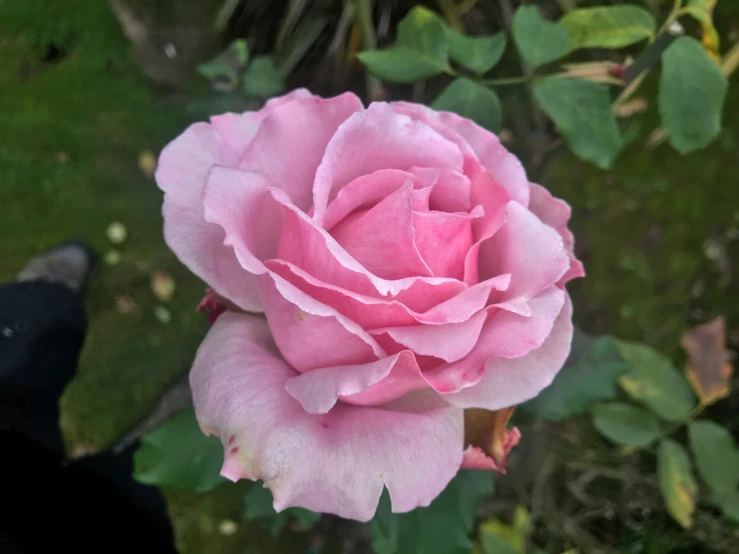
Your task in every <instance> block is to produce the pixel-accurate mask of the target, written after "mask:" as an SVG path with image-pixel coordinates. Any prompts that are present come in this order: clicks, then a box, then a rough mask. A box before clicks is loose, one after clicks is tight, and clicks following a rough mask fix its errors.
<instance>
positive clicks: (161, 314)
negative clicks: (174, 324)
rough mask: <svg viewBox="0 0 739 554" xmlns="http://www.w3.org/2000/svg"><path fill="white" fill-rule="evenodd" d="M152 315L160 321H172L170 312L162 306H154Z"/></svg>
mask: <svg viewBox="0 0 739 554" xmlns="http://www.w3.org/2000/svg"><path fill="white" fill-rule="evenodd" d="M154 315H155V316H156V318H157V319H158V320H159V321H160V322H162V323H165V324H166V323H169V322H170V321H172V313H171V312H170V311H169V310H168V309H167V308H165V307H164V306H156V307H155V308H154Z"/></svg>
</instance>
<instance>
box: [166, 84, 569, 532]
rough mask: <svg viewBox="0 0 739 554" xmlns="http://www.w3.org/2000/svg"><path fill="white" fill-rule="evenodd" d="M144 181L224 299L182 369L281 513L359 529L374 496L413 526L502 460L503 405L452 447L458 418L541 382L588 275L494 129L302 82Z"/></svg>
mask: <svg viewBox="0 0 739 554" xmlns="http://www.w3.org/2000/svg"><path fill="white" fill-rule="evenodd" d="M156 178H157V182H158V183H159V186H160V187H161V188H162V190H163V191H164V192H165V193H166V196H165V198H164V208H163V212H164V235H165V238H166V240H167V244H169V246H170V248H172V250H173V251H174V252H175V253H176V254H177V256H178V257H179V258H180V260H182V262H183V263H185V264H186V265H187V266H188V267H189V268H190V269H191V270H192V271H193V272H194V273H196V274H197V275H198V276H200V277H201V278H202V279H204V280H205V281H206V282H207V283H208V284H209V285H210V286H211V287H212V288H213V289H214V291H215V292H217V293H218V295H220V297H222V298H223V299H225V301H227V302H224V303H223V304H224V305H223V306H220V308H218V309H219V310H222V309H225V308H226V307H228V309H227V310H226V311H225V313H223V314H222V315H220V316H219V317H218V318H217V320H216V321H215V323H214V325H213V327H212V328H211V330H210V332H209V333H208V336H207V337H206V338H205V340H204V341H203V344H202V345H201V346H200V349H199V351H198V354H197V357H196V359H195V363H194V366H193V369H192V373H191V375H190V381H191V384H192V390H193V395H194V400H195V408H196V412H197V417H198V420H199V421H200V424H201V426H202V428H203V430H204V431H205V432H206V433H214V434H216V435H218V436H219V437H220V438H221V440H222V441H223V444H224V448H225V450H226V454H225V461H224V464H223V470H222V475H224V476H225V477H227V478H229V479H232V480H234V481H235V480H237V479H241V478H246V479H261V480H263V481H264V482H265V484H266V486H267V487H269V488H270V489H271V490H272V493H273V495H274V504H275V508H276V509H278V510H281V509H283V508H285V507H288V506H302V507H305V508H308V509H311V510H314V511H317V512H331V513H334V514H338V515H340V516H343V517H348V518H354V519H359V520H368V519H370V518H371V517H372V516H373V514H374V512H375V508H376V506H377V503H378V499H379V497H380V494H381V493H382V489H383V487H387V489H388V491H389V493H390V498H391V501H392V508H393V511H395V512H405V511H409V510H412V509H413V508H415V507H417V506H425V505H428V504H429V502H431V500H433V499H434V497H436V496H437V495H438V494H439V493H440V492H441V491H442V490H443V489H444V487H445V486H446V485H447V483H448V482H449V481H450V480H451V479H452V477H454V475H455V474H456V473H457V471H458V470H459V469H460V467H473V468H487V469H496V468H498V467H499V464H498V463H496V462H495V461H494V460H493V457H494V458H495V459H496V460H497V461H498V462H502V460H503V458H504V457H505V454H506V453H507V451H508V450H510V448H511V447H512V446H513V445H514V444H515V443H516V442H517V440H518V436H519V435H518V433H517V431H516V430H512V431H511V430H509V431H508V432H504V431H503V430H504V429H505V424H506V421H507V419H508V417H509V416H510V412H511V410H505V411H502V412H498V414H500V417H497V416H493V415H492V414H491V415H490V425H491V426H492V425H493V418H497V419H496V421H497V423H496V424H495V426H496V429H497V433H498V436H497V439H495V440H494V441H493V443H490V444H477V443H475V442H474V439H473V438H470V437H472V436H473V435H477V434H478V433H477V431H475V432H474V433H472V432H471V430H470V428H469V427H470V426H471V423H469V422H468V424H467V425H468V433H467V434H468V438H467V439H466V440H465V429H464V427H465V423H464V419H465V418H464V411H465V409H466V408H482V409H485V410H501V409H503V408H507V407H510V406H513V405H515V404H518V403H520V402H523V401H524V400H527V399H529V398H532V397H533V396H535V395H536V394H538V393H539V392H540V391H541V390H542V389H543V388H544V387H546V386H547V385H548V384H549V383H550V382H551V381H552V379H553V378H554V375H555V374H556V373H557V371H558V370H559V369H560V367H561V366H562V364H563V362H564V360H565V358H566V356H567V354H568V352H569V349H570V341H571V338H572V322H571V313H572V307H571V304H570V300H569V297H568V295H567V293H566V292H565V290H564V284H565V283H566V282H567V281H568V280H570V279H572V278H574V277H579V276H582V275H583V270H582V265H581V264H580V262H578V261H577V260H576V259H575V258H574V256H573V254H572V245H573V237H572V235H571V233H570V232H569V231H568V230H567V227H566V224H567V220H568V219H569V216H570V209H569V207H568V206H567V204H565V203H564V202H562V201H561V200H557V199H555V198H553V197H552V196H551V195H550V194H549V192H547V191H546V190H545V189H543V188H542V187H540V186H539V185H536V184H531V183H529V182H528V180H527V178H526V173H525V172H524V170H523V168H522V167H521V164H520V163H519V161H518V160H517V159H516V157H515V156H513V155H512V154H510V153H509V152H508V151H507V150H506V149H505V148H504V147H503V146H501V144H500V141H499V140H498V138H497V137H496V136H495V135H493V134H491V133H489V132H488V131H485V130H484V129H482V128H480V127H478V126H477V125H475V124H474V123H473V122H471V121H469V120H467V119H463V118H461V117H459V116H457V115H454V114H452V113H444V112H435V111H433V110H431V109H429V108H426V107H424V106H421V105H417V104H411V103H404V102H399V103H391V104H387V103H384V102H377V103H374V104H371V105H370V106H369V108H367V109H365V108H364V107H363V106H362V103H361V102H360V100H359V99H358V98H357V97H356V96H354V95H352V94H342V95H341V96H337V97H335V98H329V99H323V98H318V97H316V96H313V95H311V94H310V93H309V92H307V91H306V90H297V91H294V92H292V93H290V94H288V95H286V96H283V97H280V98H275V99H273V100H270V101H269V102H267V104H266V106H265V107H264V108H262V109H261V110H259V111H257V112H247V113H244V114H233V113H226V114H223V115H219V116H215V117H213V118H211V121H210V123H196V124H194V125H192V126H191V127H189V128H188V129H187V130H186V131H185V132H184V133H183V134H182V135H181V136H179V137H178V138H177V139H175V140H174V141H173V142H172V143H171V144H169V145H168V146H167V147H166V148H165V149H164V151H163V152H162V155H161V158H160V161H159V169H158V171H157V175H156ZM206 306H210V307H213V306H214V304H213V298H212V297H210V298H209V299H208V300H206ZM244 312H264V315H265V316H266V319H265V318H264V317H262V316H259V315H252V314H247V313H244ZM468 412H469V413H476V414H478V416H479V414H480V413H482V414H483V416H484V414H485V413H486V412H480V410H468ZM501 433H502V434H501Z"/></svg>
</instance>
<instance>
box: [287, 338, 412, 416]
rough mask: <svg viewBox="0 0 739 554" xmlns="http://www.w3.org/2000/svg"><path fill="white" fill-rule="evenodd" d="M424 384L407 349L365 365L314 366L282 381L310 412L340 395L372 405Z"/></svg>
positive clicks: (328, 406)
mask: <svg viewBox="0 0 739 554" xmlns="http://www.w3.org/2000/svg"><path fill="white" fill-rule="evenodd" d="M391 372H394V378H393V379H392V380H391V379H389V376H390V374H391ZM376 385H381V386H376ZM424 387H426V382H425V381H424V380H423V379H422V378H421V377H420V369H419V368H418V365H417V364H416V360H415V357H414V356H413V353H412V352H410V351H409V350H405V351H403V352H399V353H398V354H395V355H394V356H388V357H386V358H383V359H381V360H377V361H375V362H369V363H366V364H356V365H348V366H347V365H344V366H334V367H324V368H320V369H315V370H313V371H308V372H306V373H302V374H301V375H298V376H295V377H291V378H290V379H288V380H287V383H286V384H285V390H287V392H288V393H289V394H290V396H292V397H293V398H295V399H296V400H297V401H298V402H300V404H301V405H302V406H303V408H304V409H305V411H306V412H308V413H311V414H325V413H327V412H328V411H329V410H330V409H331V408H333V407H334V405H335V404H336V402H337V400H339V398H342V397H349V399H350V401H352V403H354V404H360V405H363V406H371V405H379V404H384V403H386V402H389V401H391V400H395V399H396V398H400V397H401V396H403V395H404V394H406V393H408V392H410V391H413V390H417V389H420V388H424ZM360 393H365V394H360ZM368 393H369V394H368Z"/></svg>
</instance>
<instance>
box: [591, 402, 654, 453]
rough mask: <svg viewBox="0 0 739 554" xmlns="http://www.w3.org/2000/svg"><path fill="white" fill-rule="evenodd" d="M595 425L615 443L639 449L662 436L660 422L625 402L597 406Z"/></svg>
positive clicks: (594, 418) (595, 409)
mask: <svg viewBox="0 0 739 554" xmlns="http://www.w3.org/2000/svg"><path fill="white" fill-rule="evenodd" d="M593 425H595V428H596V429H597V430H598V431H599V432H600V433H601V434H602V435H603V436H605V437H607V438H608V439H610V440H612V441H613V442H615V443H617V444H623V445H625V446H635V447H639V448H641V447H644V446H648V445H649V444H651V443H652V442H653V441H654V440H655V439H656V438H657V437H658V436H659V434H660V427H659V422H658V421H657V419H656V418H655V417H654V416H653V415H652V414H651V413H649V412H648V411H646V410H644V409H642V408H638V407H636V406H632V405H631V404H626V403H623V402H609V403H608V404H599V405H598V406H596V407H595V408H594V409H593Z"/></svg>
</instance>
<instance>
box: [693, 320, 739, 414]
mask: <svg viewBox="0 0 739 554" xmlns="http://www.w3.org/2000/svg"><path fill="white" fill-rule="evenodd" d="M680 345H681V346H682V347H683V349H684V350H685V352H686V353H687V354H688V366H687V367H686V368H685V375H686V377H687V378H688V381H690V384H691V385H692V387H693V389H694V390H695V392H696V393H697V394H698V398H700V400H701V403H702V404H704V405H710V404H713V403H714V402H716V401H717V400H719V399H721V398H724V397H725V396H728V394H729V390H730V388H729V380H730V379H731V374H732V373H733V372H734V368H733V367H732V366H731V364H730V363H729V361H728V352H727V350H726V322H725V321H724V318H723V317H721V316H719V317H717V318H716V319H713V320H711V321H709V322H708V323H703V324H702V325H698V326H696V327H693V328H692V329H690V330H689V331H687V332H686V333H685V334H684V335H683V336H682V337H681V338H680Z"/></svg>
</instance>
